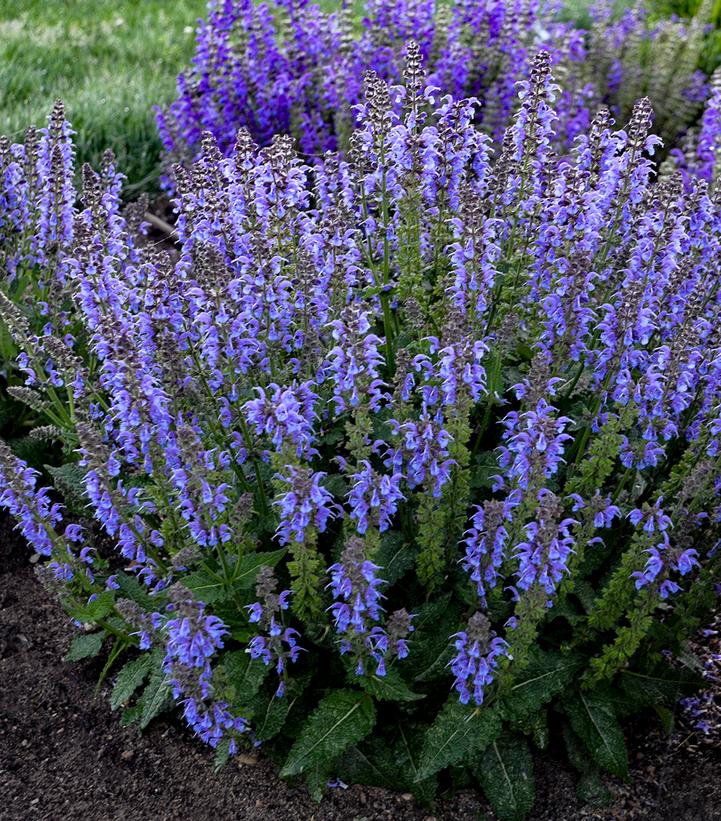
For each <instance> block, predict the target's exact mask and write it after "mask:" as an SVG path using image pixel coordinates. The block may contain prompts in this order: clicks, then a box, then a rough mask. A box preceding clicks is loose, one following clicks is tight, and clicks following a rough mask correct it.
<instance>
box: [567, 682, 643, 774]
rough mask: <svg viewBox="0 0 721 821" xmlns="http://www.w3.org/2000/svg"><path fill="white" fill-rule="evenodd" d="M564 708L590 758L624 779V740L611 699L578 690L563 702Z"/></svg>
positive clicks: (626, 769)
mask: <svg viewBox="0 0 721 821" xmlns="http://www.w3.org/2000/svg"><path fill="white" fill-rule="evenodd" d="M565 709H566V714H567V715H568V718H569V720H570V722H571V726H572V727H573V729H574V730H575V731H576V733H577V734H578V736H579V737H580V738H581V740H582V741H583V743H584V744H585V745H586V747H587V748H588V751H589V752H590V753H591V756H592V757H593V760H594V761H595V762H596V763H597V764H598V765H599V766H601V767H603V768H604V769H606V770H608V771H609V772H611V773H613V774H614V775H617V776H618V777H619V778H623V779H627V778H628V754H627V752H626V742H625V739H624V737H623V730H622V729H621V725H620V724H619V723H618V719H617V718H616V713H615V711H614V709H613V704H612V702H611V701H610V700H609V699H608V698H607V697H605V696H604V695H602V694H600V693H589V692H579V693H578V694H577V695H576V696H575V697H574V698H573V699H570V700H569V701H567V702H566V704H565Z"/></svg>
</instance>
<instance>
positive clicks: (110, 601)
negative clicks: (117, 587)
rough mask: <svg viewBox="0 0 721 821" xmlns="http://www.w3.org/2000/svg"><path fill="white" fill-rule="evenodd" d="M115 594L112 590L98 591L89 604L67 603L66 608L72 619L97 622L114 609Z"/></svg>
mask: <svg viewBox="0 0 721 821" xmlns="http://www.w3.org/2000/svg"><path fill="white" fill-rule="evenodd" d="M114 604H115V595H114V593H113V592H112V591H111V590H105V591H103V592H102V593H98V594H97V595H96V596H95V598H94V599H93V600H92V601H89V602H88V603H87V604H67V605H66V608H65V609H66V610H67V612H68V615H69V616H70V618H72V619H76V620H77V621H81V622H86V623H87V622H91V623H92V622H97V621H98V620H99V619H103V618H105V616H107V615H108V613H109V612H110V611H111V610H112V609H113V605H114Z"/></svg>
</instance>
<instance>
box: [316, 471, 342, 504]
mask: <svg viewBox="0 0 721 821" xmlns="http://www.w3.org/2000/svg"><path fill="white" fill-rule="evenodd" d="M321 485H322V486H323V487H324V488H325V489H326V490H327V491H328V493H330V494H331V496H335V497H336V499H343V498H345V496H346V494H347V493H348V489H349V488H348V482H347V480H346V479H345V477H343V476H341V475H340V474H339V473H331V474H328V475H326V476H324V477H323V478H322V479H321Z"/></svg>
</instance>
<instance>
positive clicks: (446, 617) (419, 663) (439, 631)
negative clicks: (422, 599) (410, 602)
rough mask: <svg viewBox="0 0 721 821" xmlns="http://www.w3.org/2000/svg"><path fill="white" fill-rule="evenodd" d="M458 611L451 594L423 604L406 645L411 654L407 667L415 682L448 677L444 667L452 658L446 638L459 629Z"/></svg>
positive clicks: (451, 650)
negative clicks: (411, 672) (410, 638)
mask: <svg viewBox="0 0 721 821" xmlns="http://www.w3.org/2000/svg"><path fill="white" fill-rule="evenodd" d="M457 623H458V608H457V607H456V605H455V604H452V603H451V598H450V594H447V595H445V596H442V597H441V598H439V599H437V600H436V601H433V602H430V603H428V604H424V605H423V606H422V607H421V608H419V610H418V614H417V616H416V617H415V618H414V619H413V625H414V628H415V629H414V631H413V634H412V641H410V642H409V647H410V654H409V656H408V659H407V660H406V662H405V663H406V666H407V668H408V669H409V670H412V671H413V677H414V679H415V681H429V680H432V679H434V678H439V677H441V676H443V675H447V674H448V671H447V665H448V662H449V661H450V659H451V657H452V655H453V647H452V645H451V642H450V641H449V640H448V637H449V636H450V635H451V634H452V633H454V632H455V630H456V629H457V626H458V624H457Z"/></svg>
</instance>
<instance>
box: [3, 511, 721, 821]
mask: <svg viewBox="0 0 721 821" xmlns="http://www.w3.org/2000/svg"><path fill="white" fill-rule="evenodd" d="M72 634H73V629H72V627H71V626H70V625H69V623H68V621H67V619H66V617H65V616H64V614H63V613H62V611H61V610H60V608H59V607H58V606H57V605H56V604H55V603H54V602H53V601H51V600H50V599H49V597H48V595H47V594H46V593H45V591H44V590H43V589H42V588H41V587H40V585H39V584H38V582H37V581H36V579H35V577H34V574H33V572H32V568H31V567H30V566H29V565H28V564H27V551H26V550H24V549H23V548H22V545H19V543H18V539H17V537H16V536H15V534H14V533H13V532H12V531H11V530H10V527H9V525H8V523H7V520H5V519H4V517H3V519H2V520H0V785H1V786H0V819H8V821H16V820H18V821H19V820H20V819H22V821H26V820H30V821H32V819H52V820H53V821H55V819H57V821H76V820H77V821H95V820H96V819H98V821H100V819H102V820H103V821H104V820H105V819H119V820H120V819H122V821H136V819H137V820H138V821H145V819H152V821H161V820H162V821H165V820H166V819H168V821H170V820H171V819H178V821H203V819H213V821H225V819H242V821H300V820H301V819H302V820H303V821H311V820H312V821H381V820H383V821H479V820H480V819H487V818H488V819H490V818H492V816H491V815H490V813H488V810H487V807H486V806H485V803H484V802H483V800H482V799H481V798H480V797H479V796H478V795H477V794H475V793H474V792H471V791H464V792H461V793H459V794H458V795H456V796H455V797H453V798H446V799H441V800H439V801H438V802H437V803H436V804H435V806H434V807H432V808H423V807H419V806H418V805H417V804H415V802H414V801H413V800H412V799H411V798H410V796H404V795H399V794H394V793H391V792H388V791H384V790H377V789H369V788H365V787H349V788H348V789H334V790H332V791H331V792H330V794H329V795H328V797H327V798H326V799H324V801H323V803H322V804H321V805H320V806H318V805H316V804H314V803H313V802H312V801H311V799H310V798H309V796H308V794H307V793H306V791H305V790H304V789H303V788H302V787H293V786H290V785H288V784H285V783H284V782H282V781H280V780H279V779H278V777H277V775H276V772H275V770H274V768H273V767H272V765H271V764H270V763H269V762H268V761H265V760H264V759H263V757H262V756H261V757H260V758H259V759H258V760H257V761H255V762H252V761H251V763H245V764H243V763H237V762H233V763H231V764H230V765H228V766H227V767H226V768H225V769H224V770H222V771H221V772H220V773H219V774H218V775H216V774H214V772H213V768H212V760H211V756H210V755H209V754H208V751H207V749H206V748H205V747H204V746H203V745H202V744H200V742H198V741H197V740H195V739H194V738H193V737H192V736H191V735H190V734H189V733H188V732H187V731H186V730H185V729H184V728H183V727H182V726H181V725H180V724H178V723H175V722H173V721H172V720H170V721H165V722H163V721H157V722H156V723H155V724H154V725H153V726H152V727H151V728H149V729H148V731H147V732H146V733H145V734H143V735H139V734H138V731H137V730H136V729H134V728H127V729H124V728H122V727H121V726H120V724H119V720H118V716H117V714H115V713H112V712H111V711H110V708H109V706H108V700H107V699H108V691H107V688H105V689H103V690H101V691H100V693H99V694H97V695H96V694H95V681H96V677H97V669H98V668H97V664H95V663H92V662H88V663H79V664H78V663H69V662H64V661H62V658H63V656H64V655H65V653H66V652H67V648H68V644H69V642H70V638H71V636H72ZM718 738H719V741H721V733H720V734H719V737H718ZM629 745H630V747H631V748H632V749H634V750H635V753H634V759H633V763H632V771H633V775H634V781H633V783H632V784H631V785H622V784H620V783H619V782H616V781H614V780H612V779H611V780H609V789H610V791H611V796H612V803H611V804H610V806H608V807H607V808H605V809H603V810H598V809H592V808H589V807H583V806H581V805H580V803H579V801H578V799H577V797H576V794H575V788H574V783H575V777H574V775H573V773H571V772H570V771H569V770H568V769H567V768H565V767H564V766H563V765H562V763H561V762H559V761H555V760H551V759H549V758H548V757H545V758H544V759H543V760H541V759H539V761H538V762H537V767H536V782H537V793H538V797H537V803H536V809H535V810H534V813H533V815H532V816H531V818H532V821H576V820H577V819H597V821H616V819H629V821H631V820H632V819H647V820H649V821H651V820H653V821H666V819H674V821H707V819H709V820H710V819H721V743H720V744H717V745H714V744H709V743H706V744H699V739H698V737H697V734H692V735H690V736H689V735H688V731H685V732H683V733H682V734H679V735H676V736H674V737H673V738H671V739H670V740H669V739H666V738H663V737H662V736H661V734H660V732H659V728H658V727H656V726H655V725H654V724H647V723H645V724H643V725H641V726H639V727H637V728H635V729H633V730H629Z"/></svg>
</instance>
